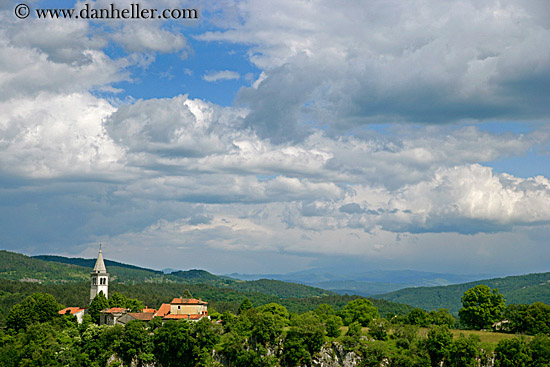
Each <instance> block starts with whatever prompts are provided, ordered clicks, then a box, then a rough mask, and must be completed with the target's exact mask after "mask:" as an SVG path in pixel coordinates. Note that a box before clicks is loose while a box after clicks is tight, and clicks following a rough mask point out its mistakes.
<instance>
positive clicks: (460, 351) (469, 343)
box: [450, 334, 480, 367]
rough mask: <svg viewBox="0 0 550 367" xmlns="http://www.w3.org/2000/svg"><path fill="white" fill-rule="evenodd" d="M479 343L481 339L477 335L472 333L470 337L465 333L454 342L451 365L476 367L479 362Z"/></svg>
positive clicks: (455, 366)
mask: <svg viewBox="0 0 550 367" xmlns="http://www.w3.org/2000/svg"><path fill="white" fill-rule="evenodd" d="M479 343H480V339H479V336H477V335H470V336H469V337H468V338H466V337H465V336H464V334H460V336H459V337H458V338H457V339H456V340H455V341H454V342H453V346H452V349H451V354H450V361H451V366H453V367H474V366H478V365H479V363H478V361H477V358H478V357H479Z"/></svg>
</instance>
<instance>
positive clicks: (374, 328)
mask: <svg viewBox="0 0 550 367" xmlns="http://www.w3.org/2000/svg"><path fill="white" fill-rule="evenodd" d="M389 330H390V322H389V321H388V320H386V319H373V320H372V321H371V322H370V323H369V335H370V336H372V337H373V338H374V339H376V340H387V339H388V331H389Z"/></svg>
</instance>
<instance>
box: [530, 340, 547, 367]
mask: <svg viewBox="0 0 550 367" xmlns="http://www.w3.org/2000/svg"><path fill="white" fill-rule="evenodd" d="M529 350H530V354H531V359H532V366H535V367H543V366H550V337H548V336H547V335H542V334H538V335H536V336H535V337H534V338H533V340H531V342H530V343H529Z"/></svg>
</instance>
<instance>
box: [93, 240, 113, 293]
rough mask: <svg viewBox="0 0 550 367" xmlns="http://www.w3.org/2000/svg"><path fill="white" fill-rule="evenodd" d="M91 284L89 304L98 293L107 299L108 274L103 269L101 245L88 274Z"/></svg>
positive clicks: (105, 269)
mask: <svg viewBox="0 0 550 367" xmlns="http://www.w3.org/2000/svg"><path fill="white" fill-rule="evenodd" d="M90 277H91V278H92V279H91V281H92V284H91V287H90V303H91V302H92V301H93V299H94V298H95V296H97V295H98V294H99V292H103V294H104V295H105V297H106V298H109V273H107V268H105V262H104V261H103V254H102V253H101V245H99V255H97V260H96V262H95V266H94V270H93V271H92V273H91V274H90Z"/></svg>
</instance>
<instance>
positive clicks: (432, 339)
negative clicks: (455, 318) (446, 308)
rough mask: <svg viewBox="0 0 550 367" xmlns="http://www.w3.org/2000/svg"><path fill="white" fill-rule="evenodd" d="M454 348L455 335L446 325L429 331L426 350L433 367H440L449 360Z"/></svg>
mask: <svg viewBox="0 0 550 367" xmlns="http://www.w3.org/2000/svg"><path fill="white" fill-rule="evenodd" d="M452 346H453V334H452V333H451V331H450V330H449V328H448V327H447V326H446V325H443V326H434V327H432V328H431V329H430V330H429V331H428V337H427V339H426V350H427V351H428V355H429V356H430V361H431V364H432V367H438V366H439V365H440V364H441V362H443V363H445V361H447V360H448V359H449V356H450V354H451V349H452Z"/></svg>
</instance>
